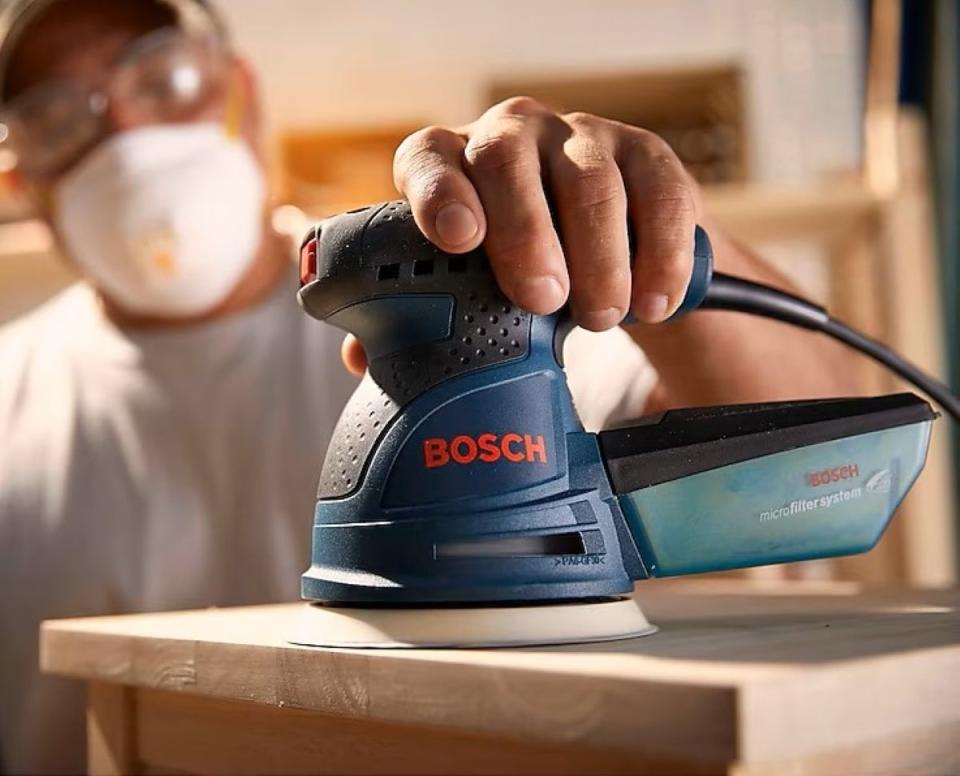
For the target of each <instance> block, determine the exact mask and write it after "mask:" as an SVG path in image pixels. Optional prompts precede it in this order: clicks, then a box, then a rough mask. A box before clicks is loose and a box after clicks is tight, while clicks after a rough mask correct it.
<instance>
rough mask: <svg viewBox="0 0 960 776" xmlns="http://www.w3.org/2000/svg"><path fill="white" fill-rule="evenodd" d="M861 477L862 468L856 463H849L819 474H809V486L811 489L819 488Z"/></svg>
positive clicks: (807, 476)
mask: <svg viewBox="0 0 960 776" xmlns="http://www.w3.org/2000/svg"><path fill="white" fill-rule="evenodd" d="M859 476H860V467H859V466H857V465H856V464H855V463H847V464H844V465H843V466H834V467H833V468H832V469H824V470H822V471H818V472H807V475H806V480H807V485H809V486H810V487H811V488H817V487H819V486H821V485H829V484H831V483H833V482H840V480H850V479H853V478H854V477H859Z"/></svg>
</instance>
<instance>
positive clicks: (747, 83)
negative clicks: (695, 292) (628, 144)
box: [0, 0, 957, 586]
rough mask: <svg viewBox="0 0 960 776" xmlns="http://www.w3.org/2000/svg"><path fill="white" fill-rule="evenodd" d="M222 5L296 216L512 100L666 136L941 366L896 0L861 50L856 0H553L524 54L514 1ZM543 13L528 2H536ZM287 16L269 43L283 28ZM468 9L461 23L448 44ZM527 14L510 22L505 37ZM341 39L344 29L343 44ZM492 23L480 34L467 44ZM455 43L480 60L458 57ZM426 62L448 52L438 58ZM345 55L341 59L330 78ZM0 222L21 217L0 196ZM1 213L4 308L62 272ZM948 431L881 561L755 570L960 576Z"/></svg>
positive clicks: (810, 272)
mask: <svg viewBox="0 0 960 776" xmlns="http://www.w3.org/2000/svg"><path fill="white" fill-rule="evenodd" d="M222 5H223V6H224V10H225V11H226V14H227V16H228V18H231V20H232V21H233V22H234V23H235V25H236V26H237V29H238V33H239V37H240V39H241V44H243V45H244V46H246V47H247V48H248V49H249V50H251V51H252V52H253V53H254V55H255V60H257V57H259V60H258V64H259V65H260V69H261V71H262V73H263V83H264V87H265V91H266V93H267V98H266V101H267V108H268V119H269V121H268V126H269V127H270V137H271V144H272V147H273V149H274V153H273V157H272V170H271V176H272V178H273V183H274V189H275V191H276V194H277V202H278V203H286V204H292V205H294V206H296V208H297V209H298V210H295V211H293V212H296V213H299V212H301V211H302V212H303V213H305V214H306V216H307V217H318V216H322V215H325V214H328V213H332V212H337V211H340V210H344V209H350V208H352V207H355V206H358V205H361V204H365V203H368V202H371V201H377V200H380V199H387V198H391V197H393V196H396V193H395V191H394V189H393V185H392V176H391V167H392V156H393V151H394V149H395V148H396V145H397V144H398V143H399V142H400V141H401V140H402V139H403V137H405V136H406V135H407V134H408V133H409V132H410V131H412V130H414V129H416V128H418V127H419V126H423V125H424V124H427V123H431V122H438V121H440V122H443V121H453V120H454V119H456V120H458V121H462V120H468V119H469V118H470V117H472V116H473V115H475V114H476V113H477V112H479V110H481V109H482V108H483V107H485V106H486V105H489V104H492V103H493V102H496V101H498V100H500V99H502V98H504V97H507V96H511V95H515V94H529V95H531V96H534V97H537V98H539V99H542V100H544V101H545V102H548V103H549V104H551V105H554V106H557V107H562V108H564V109H568V110H587V111H590V112H594V113H597V114H600V115H604V116H608V117H610V118H615V119H619V120H622V121H626V122H628V123H633V124H637V125H640V126H644V127H647V128H649V129H652V130H654V131H657V132H659V133H660V134H662V135H663V136H664V137H665V138H666V139H667V140H668V141H669V142H670V143H671V145H672V146H673V147H674V148H675V150H676V151H677V153H678V154H679V155H680V157H681V158H682V159H683V160H684V162H685V163H686V164H687V166H688V167H689V169H690V170H691V172H692V173H693V174H694V175H695V176H696V177H697V178H698V179H699V180H700V181H701V182H702V183H703V184H704V186H705V194H706V201H707V205H708V208H709V209H710V210H711V211H712V213H713V215H714V217H715V218H716V219H717V220H718V221H719V222H720V223H721V224H722V225H723V226H724V227H725V228H726V229H727V230H728V231H729V232H730V233H732V234H733V235H734V236H736V237H737V238H739V239H740V240H741V241H743V242H745V243H746V244H748V245H750V246H751V247H753V248H755V249H756V250H757V251H758V252H759V253H761V254H763V255H765V256H769V257H771V258H772V260H773V261H774V262H775V263H777V265H778V266H779V267H780V268H781V269H782V270H783V271H784V272H786V273H787V274H788V275H789V276H790V277H791V278H792V279H793V280H794V281H795V282H796V283H797V285H798V286H799V287H800V288H801V289H803V290H804V292H805V293H807V294H808V295H810V296H812V297H813V298H815V299H817V300H818V301H820V302H822V303H824V304H826V305H827V306H828V307H829V308H830V309H831V311H832V312H833V313H834V314H835V315H836V316H837V317H839V318H841V319H843V320H846V321H848V322H850V323H852V324H853V325H854V326H856V327H857V328H860V329H862V330H863V331H865V332H867V333H868V334H870V335H872V336H875V337H878V338H880V339H882V340H884V341H886V342H888V343H889V344H890V345H892V346H893V347H894V348H895V349H897V350H899V351H900V352H902V353H904V354H906V355H908V356H909V357H910V358H911V359H912V360H913V361H915V362H916V363H917V364H919V365H920V366H922V367H924V368H926V369H927V370H929V371H931V372H933V373H934V374H937V375H940V376H944V374H945V368H944V360H943V336H942V325H941V306H940V303H939V298H940V297H939V294H938V279H937V259H936V251H935V243H934V226H933V222H932V214H931V199H930V197H931V193H930V192H931V185H930V171H929V170H928V168H927V148H926V141H925V132H924V127H923V123H922V118H921V117H920V116H918V115H915V114H910V113H904V112H902V111H898V109H897V103H896V88H897V74H898V51H899V47H898V40H899V30H900V25H901V19H900V17H899V4H898V3H896V2H894V0H877V1H876V2H875V3H874V5H873V11H872V13H873V18H872V24H871V29H872V35H871V38H870V40H869V41H865V42H861V44H860V46H859V47H858V46H857V43H858V41H857V37H856V36H857V32H856V30H858V29H860V27H859V23H860V19H859V18H858V17H857V13H858V12H859V11H858V9H859V8H860V6H859V4H858V3H855V2H852V0H851V1H850V2H846V1H845V2H834V1H833V0H818V1H817V2H811V3H809V4H808V3H804V4H796V3H790V2H789V0H768V2H764V3H750V2H746V0H723V1H722V2H719V3H715V4H714V3H711V4H710V7H709V8H707V7H705V6H704V5H703V4H700V3H696V2H690V1H689V0H683V1H682V2H677V3H645V4H639V5H640V6H642V9H639V8H638V6H637V4H633V5H631V4H629V3H623V2H617V1H612V2H603V3H597V4H596V10H595V12H594V13H593V14H592V15H590V14H588V13H587V12H586V11H585V10H584V9H583V8H582V6H578V5H577V4H575V3H572V2H560V3H554V4H549V3H548V4H547V5H549V6H550V8H551V9H552V10H551V13H552V15H553V16H552V18H553V19H554V22H553V23H554V24H555V26H556V30H555V36H554V42H555V45H553V46H551V44H550V42H549V40H547V41H545V40H540V39H537V40H534V39H531V40H530V45H529V48H530V50H529V51H528V50H519V49H517V48H516V46H514V47H513V48H511V47H510V46H511V45H512V44H511V41H515V40H516V36H517V35H519V34H520V33H519V32H517V30H505V29H503V19H502V18H498V15H503V14H506V13H508V9H509V8H510V6H509V4H507V3H491V4H489V5H487V6H484V8H485V12H484V13H480V14H476V15H471V16H470V18H469V19H468V18H467V17H466V16H465V15H464V14H463V12H462V11H457V10H456V9H452V8H450V7H448V6H447V5H446V4H440V3H436V2H429V0H416V2H413V3H412V4H411V5H410V6H408V7H406V12H407V15H409V16H410V17H411V18H414V17H417V15H419V17H420V19H421V25H423V24H426V22H424V21H423V20H424V19H432V20H433V21H434V23H435V25H436V29H432V30H429V29H428V30H427V32H424V31H422V30H414V28H413V27H411V26H410V24H411V22H410V19H409V18H407V16H405V15H404V14H402V13H401V12H400V11H395V12H394V14H393V15H392V16H391V15H390V13H387V12H383V13H381V14H379V15H376V16H375V15H370V13H367V15H364V11H363V9H364V8H365V9H366V12H370V11H371V9H372V7H373V6H369V7H368V6H367V5H365V4H360V6H359V8H360V10H356V9H355V10H351V11H346V10H343V9H339V10H338V8H337V7H336V6H334V5H333V4H330V3H326V2H321V3H310V4H307V3H305V2H303V0H286V2H283V3H277V4H270V5H271V7H273V6H274V5H276V8H277V9H282V10H277V11H276V13H274V11H270V13H269V14H268V13H267V11H266V10H265V7H264V5H265V4H260V5H257V4H255V3H253V2H251V1H250V0H238V1H237V2H232V3H231V4H230V5H229V7H228V6H227V4H222ZM541 5H543V3H540V4H537V3H534V4H531V6H530V7H529V13H530V14H532V15H536V12H537V9H538V8H540V6H541ZM540 11H542V12H546V6H544V7H543V8H540ZM284 14H286V16H284ZM311 14H312V16H311V18H315V19H316V20H317V26H316V28H315V30H314V31H315V32H317V33H318V37H316V38H311V37H310V33H311V28H310V25H308V24H303V25H301V24H295V23H294V22H295V20H297V19H298V18H299V17H301V16H306V15H311ZM351 14H353V15H351ZM724 14H726V16H724ZM283 18H286V19H287V24H288V26H287V27H285V28H284V29H283V30H282V33H283V35H282V36H281V35H280V32H279V31H278V30H277V29H274V25H278V24H280V21H279V20H280V19H283ZM468 21H469V22H471V23H473V28H472V31H471V32H470V33H469V34H467V35H466V37H465V38H463V39H462V40H458V39H455V40H450V37H451V36H456V34H457V31H458V30H460V29H462V28H463V25H464V24H466V23H467V22H468ZM708 22H709V23H712V24H713V25H714V27H713V28H709V25H707V23H708ZM391 24H392V26H391ZM631 24H633V25H634V26H635V27H636V29H637V37H638V38H639V39H642V40H643V43H644V46H645V48H644V47H641V46H640V44H639V43H638V44H637V47H638V50H639V49H641V48H642V49H643V51H642V54H637V55H636V56H633V55H632V54H631V52H630V47H629V46H630V37H629V34H628V33H626V32H624V31H623V30H622V29H621V28H622V27H625V26H629V25H631ZM351 25H352V26H351ZM444 25H446V27H444ZM531 25H533V26H536V25H534V23H533V21H531V20H530V19H527V18H523V19H518V20H516V26H517V27H518V28H524V29H525V27H527V26H529V27H530V29H533V26H531ZM704 25H707V26H706V27H705V26H704ZM578 28H579V29H578ZM321 30H322V31H323V32H324V34H325V36H326V37H324V35H320V34H319V32H320V31H321ZM337 30H339V31H341V32H343V31H349V30H353V34H354V36H355V43H356V46H354V47H353V48H351V47H350V44H351V40H345V39H343V38H344V36H343V35H341V36H337V35H336V34H335V32H336V31H337ZM484 30H486V33H487V34H488V38H487V40H486V41H477V40H476V38H477V36H479V35H482V34H483V33H484ZM404 35H407V37H406V38H404V37H403V36H404ZM416 35H420V38H419V39H417V40H419V43H418V44H415V43H414V40H415V36H416ZM711 35H712V36H713V37H712V38H711V37H710V36H711ZM578 36H579V37H578ZM604 36H606V37H604ZM280 39H282V40H283V41H284V42H285V44H286V47H287V50H288V52H294V51H300V53H301V54H302V55H304V56H306V54H307V53H308V52H309V53H310V54H313V53H314V52H316V54H317V56H316V57H315V58H314V60H313V61H314V64H313V65H312V68H313V69H312V70H311V71H310V72H308V73H302V72H298V70H297V67H298V66H297V65H295V64H291V61H292V60H293V55H292V54H288V56H287V57H286V58H285V59H283V60H282V61H281V58H280V57H278V49H277V45H278V44H277V42H276V41H277V40H280ZM665 39H669V42H665ZM578 40H579V42H580V48H579V49H576V50H575V51H574V52H572V53H571V52H570V51H564V52H563V53H564V55H565V58H564V59H563V61H562V62H557V61H552V59H551V58H555V57H557V56H558V54H556V52H555V50H556V49H560V48H562V46H563V45H567V46H570V45H573V44H572V43H570V41H578ZM484 44H486V45H484ZM670 45H674V46H675V48H676V49H677V51H674V54H673V55H670V53H669V52H670V49H669V46H670ZM738 46H739V48H737V47H738ZM298 47H299V48H298ZM358 47H359V48H358ZM851 47H852V48H851ZM864 48H866V50H867V53H868V54H869V58H868V66H867V68H866V71H865V72H862V71H861V70H860V64H859V62H860V60H861V59H862V52H863V50H864ZM458 50H462V51H463V52H464V54H463V56H464V60H465V61H468V62H471V63H473V69H472V70H469V71H468V70H467V69H466V65H464V66H463V68H462V69H459V70H458V69H457V67H454V66H453V65H451V64H450V62H452V61H454V59H450V58H451V57H455V56H456V52H457V51H458ZM438 52H441V53H442V52H446V56H447V57H448V60H447V61H446V62H445V63H441V64H442V66H441V67H439V68H437V67H436V62H437V58H438V57H439V53H438ZM704 52H706V53H704ZM534 54H535V55H536V56H534ZM387 55H392V56H397V57H401V56H403V57H406V59H403V60H399V59H398V60H397V62H398V65H397V69H396V71H392V70H391V68H390V66H389V63H388V64H387V65H381V66H379V68H378V66H377V65H376V64H375V63H376V62H378V61H380V59H379V58H382V57H384V56H387ZM336 57H340V60H339V61H342V62H343V63H346V64H343V66H342V67H341V68H340V69H339V70H334V71H332V72H330V73H325V72H324V67H329V68H334V67H335V66H336V62H335V59H336ZM497 57H499V59H497ZM635 60H636V61H635ZM639 60H643V61H639ZM365 63H369V64H368V65H366V69H364V66H365ZM431 68H432V69H431ZM281 73H282V74H285V76H284V78H286V79H287V80H289V79H291V78H293V74H294V73H297V74H298V77H299V78H300V81H298V82H297V83H298V84H301V83H302V82H303V81H306V82H307V83H309V84H318V83H319V84H321V85H322V88H320V87H318V88H316V89H310V90H308V91H304V90H303V89H302V88H301V87H300V86H297V89H293V86H295V85H297V84H289V83H287V80H284V78H281V77H280V74H281ZM857 88H862V90H863V92H862V93H863V99H862V101H861V100H858V99H857V94H858V92H857ZM364 90H367V91H364ZM304 94H307V95H309V99H305V98H304V97H303V95H304ZM471 95H473V96H471ZM7 199H8V200H9V197H8V198H7ZM0 212H6V213H15V210H11V209H10V208H9V203H8V209H7V210H6V211H3V210H0ZM290 212H291V210H290V208H286V209H285V213H286V214H287V215H288V216H289V214H290ZM7 220H8V223H6V224H3V225H0V320H5V319H9V318H11V317H14V316H15V315H17V314H19V313H21V312H22V311H24V310H26V309H29V308H30V307H31V306H33V305H34V304H36V303H37V302H38V301H39V300H41V299H43V298H45V297H46V296H48V295H49V294H50V293H51V292H52V291H53V290H55V289H57V288H59V287H62V285H64V284H65V283H66V282H69V280H70V278H71V277H72V276H71V273H70V271H69V270H68V269H66V268H65V267H64V266H63V264H62V263H59V262H57V261H56V259H55V258H54V255H55V251H54V249H53V245H52V242H51V240H50V237H49V235H47V234H46V233H45V231H44V230H43V228H42V227H40V226H39V225H38V224H36V223H34V222H31V221H22V220H20V218H19V216H18V217H17V218H13V217H8V219H7ZM293 221H294V223H296V219H293ZM857 364H858V369H859V370H860V377H861V384H862V389H863V391H864V392H865V393H867V392H872V393H876V392H886V391H893V390H899V389H901V388H902V387H903V386H902V385H901V384H899V383H898V382H897V381H896V380H894V379H893V378H891V377H890V376H889V375H887V374H886V373H885V372H884V371H883V370H881V369H879V368H877V367H875V366H873V365H871V364H869V363H868V362H866V361H865V360H863V359H857ZM949 423H950V421H949V420H944V421H941V422H940V423H938V424H937V425H936V431H935V434H934V439H933V444H932V447H931V453H930V456H929V459H928V463H927V468H926V470H925V472H924V474H923V476H922V477H921V479H920V481H919V482H918V484H917V486H916V487H915V488H914V491H913V492H912V493H911V495H910V496H909V497H908V498H907V500H906V502H905V503H904V504H903V506H902V508H901V510H900V514H899V516H898V518H897V519H895V521H894V523H893V525H892V526H891V528H890V530H889V531H888V533H887V535H886V536H885V538H884V539H883V540H882V542H881V544H880V545H879V546H878V547H877V548H876V549H875V550H874V551H873V552H871V553H869V554H867V555H864V556H860V557H856V558H849V559H840V560H829V561H816V562H811V563H805V564H795V565H793V566H790V567H771V568H764V569H758V570H753V571H751V572H749V575H751V576H755V577H763V578H769V577H776V578H805V579H845V580H855V581H860V582H864V583H869V584H880V585H886V584H902V583H909V584H913V585H925V586H942V585H949V584H953V583H955V582H956V580H957V569H956V552H955V548H956V529H955V526H956V517H955V504H954V497H953V486H952V479H951V476H952V475H951V458H950V450H949V444H948V439H947V431H948V427H949Z"/></svg>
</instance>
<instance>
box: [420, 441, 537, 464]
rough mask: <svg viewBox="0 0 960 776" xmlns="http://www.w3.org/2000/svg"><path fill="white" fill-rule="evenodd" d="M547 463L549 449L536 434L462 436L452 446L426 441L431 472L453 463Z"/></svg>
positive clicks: (426, 454) (446, 443)
mask: <svg viewBox="0 0 960 776" xmlns="http://www.w3.org/2000/svg"><path fill="white" fill-rule="evenodd" d="M499 460H504V461H509V462H510V463H523V462H526V463H546V462H547V446H546V444H545V443H544V441H543V435H542V434H537V435H536V436H532V435H530V434H512V433H511V434H504V435H503V436H497V435H496V434H480V435H479V436H477V437H476V438H474V437H472V436H468V435H467V434H461V435H460V436H455V437H454V438H453V439H451V440H450V441H449V442H448V441H447V440H446V439H437V438H433V439H424V440H423V465H424V466H426V467H427V468H428V469H436V468H437V467H438V466H446V465H447V464H448V463H450V462H451V461H452V462H453V463H459V464H468V463H473V462H474V461H481V462H482V463H496V462H497V461H499Z"/></svg>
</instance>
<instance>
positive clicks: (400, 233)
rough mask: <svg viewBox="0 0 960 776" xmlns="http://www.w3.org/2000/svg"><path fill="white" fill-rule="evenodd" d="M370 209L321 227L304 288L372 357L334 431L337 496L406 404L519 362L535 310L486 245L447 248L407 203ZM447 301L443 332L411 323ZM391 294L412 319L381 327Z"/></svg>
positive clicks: (328, 489)
mask: <svg viewBox="0 0 960 776" xmlns="http://www.w3.org/2000/svg"><path fill="white" fill-rule="evenodd" d="M368 211H369V212H368V213H367V212H365V211H359V212H355V213H351V214H347V216H346V217H342V216H341V217H337V220H336V222H331V221H328V222H324V223H322V224H321V225H320V227H319V229H320V237H319V238H318V239H319V251H318V274H319V279H318V280H317V281H316V282H314V283H311V284H308V285H307V286H305V287H304V288H303V289H302V290H301V293H300V299H301V303H302V304H303V306H304V307H305V309H307V311H308V312H310V313H311V314H312V315H314V316H316V317H319V318H321V319H323V320H326V321H327V322H328V323H331V324H333V325H335V326H339V327H340V328H343V329H345V330H347V331H350V332H352V333H354V334H356V335H358V338H359V339H360V341H361V344H362V345H363V346H364V349H365V350H366V352H367V353H368V354H369V355H370V356H371V359H370V362H369V365H368V374H367V376H366V377H365V378H364V380H363V382H362V383H361V384H360V386H359V387H358V388H357V391H356V392H355V394H354V396H353V397H352V398H351V400H350V402H349V403H348V405H347V408H346V409H345V410H344V413H343V415H342V416H341V418H340V421H339V422H338V424H337V427H336V429H335V430H334V436H333V440H332V442H331V445H330V448H329V450H328V452H327V457H326V459H325V461H324V465H323V471H322V473H321V477H320V487H319V491H318V497H319V498H340V497H343V496H345V495H347V494H349V493H351V492H352V491H354V490H355V489H356V488H357V487H358V485H359V483H360V480H361V477H362V473H363V469H364V466H365V465H366V462H367V460H368V458H369V456H370V454H371V452H372V451H373V449H374V447H375V445H376V442H377V440H378V439H379V438H380V437H381V436H382V435H383V433H384V431H385V430H386V429H387V428H388V426H389V425H390V422H391V420H392V419H393V418H394V416H395V415H396V414H397V412H398V410H399V409H400V408H401V407H402V406H404V405H405V404H407V403H408V402H410V401H412V400H413V399H415V398H416V397H417V396H418V395H420V394H422V393H423V392H424V391H427V390H429V389H430V388H432V387H434V386H435V385H438V384H439V383H441V382H443V381H444V380H447V379H451V378H453V377H457V376H459V375H462V374H465V373H467V372H470V371H473V370H477V369H483V368H487V367H490V366H494V365H496V364H502V363H506V362H512V361H516V360H518V359H522V358H524V357H525V356H526V355H527V353H528V352H529V347H530V323H531V316H530V314H529V313H527V312H525V311H523V310H521V309H519V308H518V307H516V306H515V305H514V304H513V303H512V302H510V300H508V299H507V298H506V297H505V296H504V295H503V293H502V292H501V291H500V289H499V287H498V286H497V283H496V280H495V278H494V276H493V273H492V272H491V270H490V266H489V263H488V261H487V259H486V256H485V255H484V254H483V253H482V251H479V250H478V251H473V252H472V253H469V254H462V255H459V254H448V253H445V252H443V251H441V250H440V249H439V248H437V247H436V246H434V245H433V244H432V243H430V242H429V241H428V240H427V239H426V238H425V237H424V236H423V234H422V233H421V232H420V230H419V229H417V227H416V224H415V223H414V221H413V217H412V215H411V213H410V207H409V205H408V203H406V202H388V203H386V204H384V205H378V206H374V207H372V208H369V209H368ZM444 298H448V299H450V300H451V301H452V306H451V308H450V310H451V312H450V320H449V325H448V328H447V329H446V331H445V332H444V333H445V335H446V336H443V337H442V338H436V337H426V338H424V336H425V335H423V334H422V332H423V331H425V330H427V329H429V328H430V327H427V329H425V328H424V327H418V326H415V325H411V323H415V322H417V318H416V316H417V314H418V312H419V313H420V314H421V315H428V314H429V315H436V311H437V307H438V304H437V300H438V299H444ZM394 301H396V302H401V301H402V305H403V306H402V309H403V311H404V314H405V315H408V316H411V318H410V319H409V320H408V321H407V322H406V323H405V322H404V321H403V320H393V321H391V322H390V324H391V326H390V327H388V328H385V327H384V321H383V320H381V319H382V317H383V314H384V313H383V310H384V307H385V303H386V304H390V303H392V302H394ZM418 301H419V303H420V305H421V307H420V308H419V310H418V308H417V306H416V305H417V304H418ZM397 309H398V310H399V309H401V308H400V307H399V306H398V307H397ZM408 332H409V333H410V336H409V337H408V339H407V340H406V341H405V340H404V335H405V334H406V333H408ZM418 332H420V334H418Z"/></svg>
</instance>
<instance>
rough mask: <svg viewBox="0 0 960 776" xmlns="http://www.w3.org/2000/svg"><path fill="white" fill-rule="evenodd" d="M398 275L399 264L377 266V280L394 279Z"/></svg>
mask: <svg viewBox="0 0 960 776" xmlns="http://www.w3.org/2000/svg"><path fill="white" fill-rule="evenodd" d="M398 277H400V265H399V264H384V265H382V266H380V267H378V268H377V280H396V279H397V278H398Z"/></svg>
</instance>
